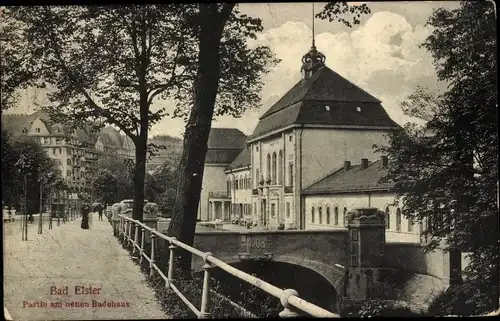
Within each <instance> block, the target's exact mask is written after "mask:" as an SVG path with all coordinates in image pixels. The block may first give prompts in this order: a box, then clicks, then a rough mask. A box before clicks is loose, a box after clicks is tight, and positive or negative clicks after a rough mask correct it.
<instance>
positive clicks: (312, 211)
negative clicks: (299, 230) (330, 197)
mask: <svg viewBox="0 0 500 321" xmlns="http://www.w3.org/2000/svg"><path fill="white" fill-rule="evenodd" d="M311 223H314V206H313V207H311Z"/></svg>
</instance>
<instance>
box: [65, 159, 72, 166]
mask: <svg viewBox="0 0 500 321" xmlns="http://www.w3.org/2000/svg"><path fill="white" fill-rule="evenodd" d="M66 162H67V164H68V165H69V166H71V159H70V158H68V160H67V161H66Z"/></svg>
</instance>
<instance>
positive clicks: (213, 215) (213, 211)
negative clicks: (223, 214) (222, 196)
mask: <svg viewBox="0 0 500 321" xmlns="http://www.w3.org/2000/svg"><path fill="white" fill-rule="evenodd" d="M216 218H217V217H216V214H215V202H213V201H212V217H211V221H213V220H215V219H216Z"/></svg>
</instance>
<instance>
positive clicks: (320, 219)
mask: <svg viewBox="0 0 500 321" xmlns="http://www.w3.org/2000/svg"><path fill="white" fill-rule="evenodd" d="M321 210H322V208H321V206H319V207H318V215H319V224H323V213H322V211H321Z"/></svg>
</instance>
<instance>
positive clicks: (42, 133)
mask: <svg viewBox="0 0 500 321" xmlns="http://www.w3.org/2000/svg"><path fill="white" fill-rule="evenodd" d="M2 126H4V128H5V129H6V130H7V131H9V132H11V133H12V134H14V135H27V136H31V137H34V138H35V139H37V140H38V142H39V143H40V144H41V145H42V147H43V149H44V150H45V151H46V152H47V155H48V156H49V157H50V158H51V159H53V160H54V162H55V163H56V165H57V167H58V170H59V173H60V175H61V177H62V178H63V179H65V181H66V182H67V183H68V186H70V188H71V189H72V190H73V191H75V192H78V191H84V190H86V189H87V188H88V182H89V179H90V177H91V176H92V175H93V174H94V173H95V172H96V171H97V168H96V164H97V161H98V160H99V159H101V158H103V157H121V158H124V159H133V157H134V149H133V143H132V141H131V140H130V139H129V138H128V137H125V136H123V135H120V133H119V132H118V131H117V130H116V129H114V128H112V127H109V126H108V127H105V128H103V129H102V130H101V131H100V132H98V133H92V132H91V131H90V130H81V129H78V130H75V131H72V132H70V131H69V130H68V129H67V128H66V127H65V126H63V125H61V124H58V123H56V122H53V121H52V120H51V119H50V117H49V116H48V115H47V114H46V113H44V112H41V111H37V112H35V113H33V114H30V115H7V114H2Z"/></svg>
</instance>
